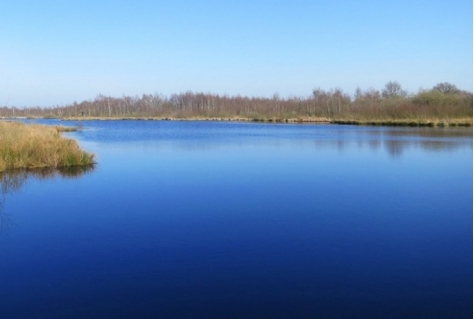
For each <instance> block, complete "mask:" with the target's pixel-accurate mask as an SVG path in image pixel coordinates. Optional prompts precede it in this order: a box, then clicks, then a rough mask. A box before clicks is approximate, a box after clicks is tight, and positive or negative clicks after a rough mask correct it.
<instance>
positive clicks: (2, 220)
mask: <svg viewBox="0 0 474 319" xmlns="http://www.w3.org/2000/svg"><path fill="white" fill-rule="evenodd" d="M93 170H94V165H85V166H72V167H63V168H42V169H33V170H31V169H30V170H24V169H21V170H9V171H4V172H0V234H6V233H8V232H9V231H10V229H11V226H12V218H11V216H10V214H8V213H7V212H6V211H5V202H6V197H7V195H8V194H12V193H15V192H18V191H19V190H20V189H21V188H22V187H23V186H24V185H25V183H26V182H27V180H28V179H32V178H33V179H38V180H46V179H53V178H57V177H62V178H79V177H81V176H82V175H84V174H86V173H89V172H92V171H93Z"/></svg>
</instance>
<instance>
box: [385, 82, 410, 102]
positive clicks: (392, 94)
mask: <svg viewBox="0 0 474 319" xmlns="http://www.w3.org/2000/svg"><path fill="white" fill-rule="evenodd" d="M407 95H408V94H407V92H406V91H405V90H403V89H402V86H401V85H400V83H398V82H397V81H390V82H388V83H387V84H385V88H384V89H383V90H382V96H383V97H384V98H399V97H406V96H407Z"/></svg>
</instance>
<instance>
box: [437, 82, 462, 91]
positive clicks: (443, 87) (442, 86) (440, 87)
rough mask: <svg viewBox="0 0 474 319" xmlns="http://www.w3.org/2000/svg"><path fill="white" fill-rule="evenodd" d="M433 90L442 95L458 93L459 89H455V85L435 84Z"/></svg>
mask: <svg viewBox="0 0 474 319" xmlns="http://www.w3.org/2000/svg"><path fill="white" fill-rule="evenodd" d="M433 90H436V91H440V92H441V93H443V94H456V93H459V89H458V88H457V87H456V85H454V84H451V83H448V82H443V83H438V84H436V85H435V86H433Z"/></svg>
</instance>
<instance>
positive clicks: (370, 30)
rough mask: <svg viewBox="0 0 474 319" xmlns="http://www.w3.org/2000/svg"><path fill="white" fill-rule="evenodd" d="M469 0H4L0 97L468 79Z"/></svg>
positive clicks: (290, 89) (256, 90) (258, 92)
mask: <svg viewBox="0 0 474 319" xmlns="http://www.w3.org/2000/svg"><path fill="white" fill-rule="evenodd" d="M472 17H473V12H472V0H397V1H380V0H374V1H372V0H359V1H354V0H333V1H320V0H313V1H309V0H308V1H306V0H288V1H281V0H272V1H270V0H251V1H250V0H249V1H243V0H232V1H224V0H220V1H217V0H216V1H213V0H202V1H191V0H174V1H158V0H156V1H152V0H149V1H145V0H129V1H125V0H37V1H35V0H29V1H27V0H2V1H1V2H0V106H4V105H7V106H55V105H63V104H68V103H72V102H74V101H78V102H79V101H82V100H89V99H93V98H95V97H96V95H97V94H99V93H100V94H104V95H111V96H116V97H120V96H122V95H141V94H154V93H160V94H164V95H170V94H173V93H181V92H185V91H187V90H191V91H195V92H206V93H207V92H209V93H217V94H228V95H237V94H241V95H245V96H272V95H273V94H274V93H279V94H280V96H282V97H288V96H298V97H307V96H309V95H311V92H312V90H313V89H314V88H317V87H320V88H322V89H325V90H327V89H330V88H336V87H337V88H341V89H343V90H344V91H345V92H347V93H349V94H351V95H352V94H353V93H354V91H355V89H356V87H358V86H359V87H361V88H362V89H363V90H365V89H369V88H371V87H372V88H375V89H382V88H383V87H384V85H385V83H386V82H388V81H392V80H395V81H398V82H400V83H401V84H402V87H403V88H405V89H407V90H408V91H409V92H412V93H416V92H417V91H418V90H419V89H420V88H431V87H432V86H433V85H435V84H437V83H439V82H450V83H453V84H455V85H457V86H458V87H459V88H461V89H464V90H469V91H472V85H473V22H472Z"/></svg>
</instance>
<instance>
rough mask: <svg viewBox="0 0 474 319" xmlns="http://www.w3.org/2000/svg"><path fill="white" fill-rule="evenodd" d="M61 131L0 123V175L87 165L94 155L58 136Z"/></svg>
mask: <svg viewBox="0 0 474 319" xmlns="http://www.w3.org/2000/svg"><path fill="white" fill-rule="evenodd" d="M60 131H64V130H63V129H62V128H57V127H50V126H43V125H30V124H28V125H27V124H23V123H18V122H5V121H0V171H4V170H7V169H16V168H41V167H55V168H60V167H71V166H77V165H90V164H92V163H93V161H94V155H93V154H89V153H87V152H85V151H83V150H81V149H80V147H79V145H78V144H77V142H76V141H74V140H71V139H68V138H65V137H63V136H62V135H61V133H60Z"/></svg>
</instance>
